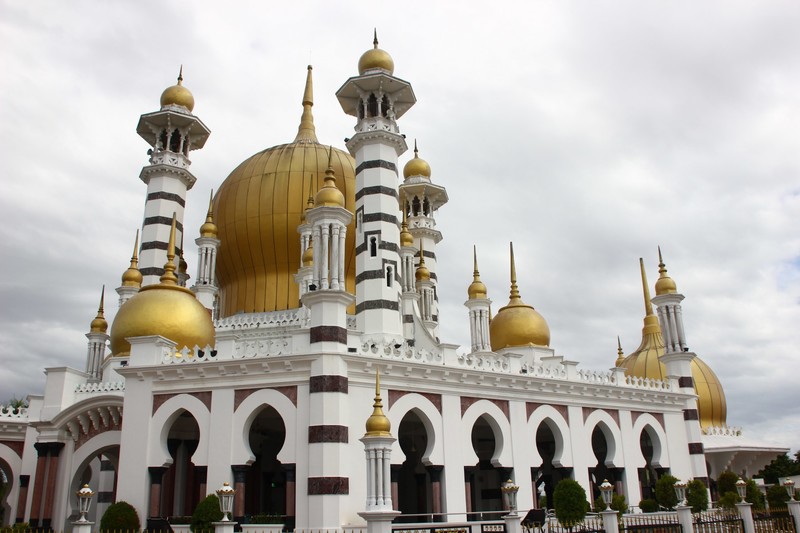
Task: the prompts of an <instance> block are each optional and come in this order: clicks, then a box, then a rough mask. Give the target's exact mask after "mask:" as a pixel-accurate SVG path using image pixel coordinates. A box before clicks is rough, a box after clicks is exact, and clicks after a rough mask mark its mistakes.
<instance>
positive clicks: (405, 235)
mask: <svg viewBox="0 0 800 533" xmlns="http://www.w3.org/2000/svg"><path fill="white" fill-rule="evenodd" d="M416 255H417V248H416V246H414V236H413V235H411V232H410V231H408V223H407V221H406V214H405V212H404V213H403V223H402V224H401V227H400V263H401V267H400V283H401V284H402V287H403V292H402V294H401V296H400V301H401V312H402V314H403V336H404V337H405V338H406V339H413V338H414V337H415V335H414V334H415V332H414V304H415V303H416V302H418V301H419V295H418V294H417V287H416V283H415V277H414V274H415V268H414V257H415V256H416Z"/></svg>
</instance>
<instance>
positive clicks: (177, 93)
mask: <svg viewBox="0 0 800 533" xmlns="http://www.w3.org/2000/svg"><path fill="white" fill-rule="evenodd" d="M168 105H179V106H183V107H185V108H186V109H188V110H189V112H191V111H192V110H193V109H194V96H193V95H192V93H191V91H189V89H187V88H186V87H184V86H183V65H181V68H180V70H179V71H178V82H177V83H176V84H175V85H173V86H171V87H167V88H166V89H164V92H163V93H161V107H164V106H168Z"/></svg>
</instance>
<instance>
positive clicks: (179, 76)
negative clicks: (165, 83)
mask: <svg viewBox="0 0 800 533" xmlns="http://www.w3.org/2000/svg"><path fill="white" fill-rule="evenodd" d="M178 85H183V63H181V68H180V70H178Z"/></svg>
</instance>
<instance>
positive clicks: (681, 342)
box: [639, 247, 709, 487]
mask: <svg viewBox="0 0 800 533" xmlns="http://www.w3.org/2000/svg"><path fill="white" fill-rule="evenodd" d="M639 261H640V263H641V268H642V271H643V272H644V262H643V261H642V260H641V259H639ZM658 272H659V278H658V281H656V295H655V296H654V297H653V299H652V302H653V304H654V305H655V306H656V308H657V314H658V321H659V324H660V325H661V335H662V337H663V338H664V344H665V347H664V355H662V356H661V357H659V360H660V361H661V362H662V363H663V364H664V367H665V368H666V370H667V376H669V377H670V378H677V380H678V388H679V390H680V391H681V392H683V393H686V394H688V395H691V397H690V398H689V399H687V400H686V402H685V405H684V408H683V420H684V424H685V425H686V435H687V437H688V439H689V462H690V466H691V469H692V478H693V479H700V480H702V481H703V482H704V483H705V484H706V487H708V486H709V483H708V470H707V469H706V460H705V455H704V449H703V442H702V429H701V427H700V413H699V410H698V408H697V407H698V406H697V393H696V390H695V387H694V378H693V377H692V361H693V360H694V358H695V357H697V355H696V354H695V353H693V352H690V351H689V347H688V346H687V344H686V336H685V334H684V329H683V315H682V313H681V301H682V300H683V298H684V296H683V295H682V294H680V293H678V288H677V285H676V284H675V281H673V280H672V278H670V277H669V276H668V275H667V269H666V268H665V266H664V261H663V259H662V258H661V247H659V249H658Z"/></svg>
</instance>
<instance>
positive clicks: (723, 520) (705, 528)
mask: <svg viewBox="0 0 800 533" xmlns="http://www.w3.org/2000/svg"><path fill="white" fill-rule="evenodd" d="M692 521H693V522H694V533H744V521H743V520H742V518H741V517H740V516H739V515H738V513H735V512H721V511H709V512H705V513H697V514H695V515H694V516H693V517H692Z"/></svg>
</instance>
